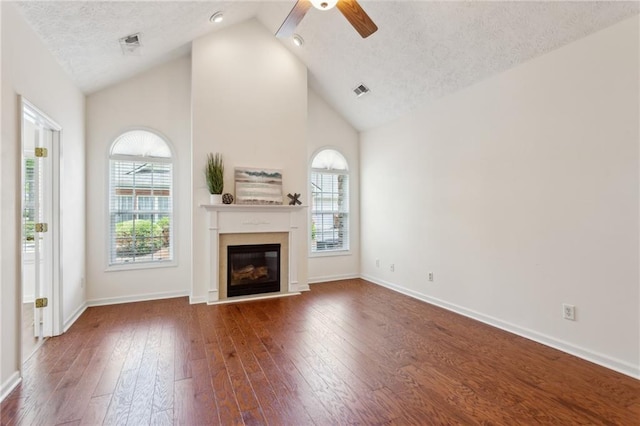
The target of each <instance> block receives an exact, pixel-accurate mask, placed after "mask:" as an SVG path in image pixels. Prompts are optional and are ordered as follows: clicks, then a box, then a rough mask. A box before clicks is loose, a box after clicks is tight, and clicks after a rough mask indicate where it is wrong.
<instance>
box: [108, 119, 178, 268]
mask: <svg viewBox="0 0 640 426" xmlns="http://www.w3.org/2000/svg"><path fill="white" fill-rule="evenodd" d="M172 260H173V158H172V155H171V148H170V147H169V144H168V143H167V141H165V140H164V139H163V138H162V137H160V136H159V135H157V134H155V133H153V132H150V131H147V130H133V131H130V132H126V133H124V134H122V135H120V136H119V137H118V138H117V139H116V140H115V141H114V142H113V144H112V145H111V152H110V156H109V266H118V265H138V264H147V265H148V266H151V265H153V264H159V263H166V262H170V261H172Z"/></svg>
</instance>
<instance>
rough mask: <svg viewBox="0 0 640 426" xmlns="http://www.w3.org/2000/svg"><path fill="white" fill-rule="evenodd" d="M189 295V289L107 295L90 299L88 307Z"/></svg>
mask: <svg viewBox="0 0 640 426" xmlns="http://www.w3.org/2000/svg"><path fill="white" fill-rule="evenodd" d="M187 296H189V292H188V291H167V292H164V293H147V294H136V295H134V296H123V297H106V298H103V299H93V300H88V301H87V307H91V306H105V305H119V304H121V303H133V302H146V301H148V300H160V299H172V298H174V297H187Z"/></svg>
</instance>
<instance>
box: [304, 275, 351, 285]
mask: <svg viewBox="0 0 640 426" xmlns="http://www.w3.org/2000/svg"><path fill="white" fill-rule="evenodd" d="M355 278H360V275H359V274H342V275H325V276H322V277H311V278H309V284H319V283H326V282H330V281H340V280H353V279H355Z"/></svg>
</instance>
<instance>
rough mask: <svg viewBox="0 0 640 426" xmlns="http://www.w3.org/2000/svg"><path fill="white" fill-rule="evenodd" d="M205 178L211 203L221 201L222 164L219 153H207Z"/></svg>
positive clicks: (219, 202)
mask: <svg viewBox="0 0 640 426" xmlns="http://www.w3.org/2000/svg"><path fill="white" fill-rule="evenodd" d="M204 175H205V178H206V179H207V187H208V188H209V194H211V204H221V203H222V191H223V189H224V164H223V162H222V155H220V153H217V152H216V153H215V154H212V153H209V154H208V155H207V166H206V168H205V170H204Z"/></svg>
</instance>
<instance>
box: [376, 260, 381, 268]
mask: <svg viewBox="0 0 640 426" xmlns="http://www.w3.org/2000/svg"><path fill="white" fill-rule="evenodd" d="M379 267H380V259H376V268H379Z"/></svg>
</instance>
